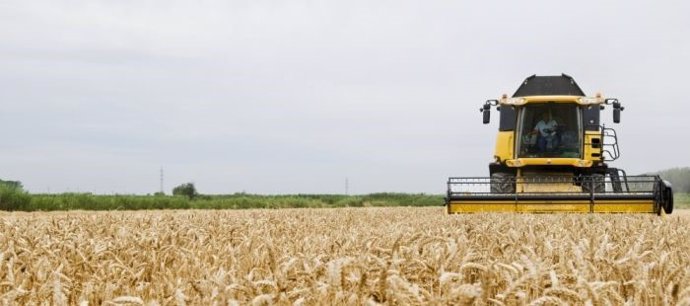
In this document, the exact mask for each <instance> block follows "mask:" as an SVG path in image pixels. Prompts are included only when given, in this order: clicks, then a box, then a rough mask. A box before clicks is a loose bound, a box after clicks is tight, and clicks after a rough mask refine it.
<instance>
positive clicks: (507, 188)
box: [491, 172, 515, 193]
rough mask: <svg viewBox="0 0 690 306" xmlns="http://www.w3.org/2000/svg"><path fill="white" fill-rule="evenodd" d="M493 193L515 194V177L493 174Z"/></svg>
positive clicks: (505, 174)
mask: <svg viewBox="0 0 690 306" xmlns="http://www.w3.org/2000/svg"><path fill="white" fill-rule="evenodd" d="M491 193H515V175H513V174H512V173H505V172H496V173H492V174H491Z"/></svg>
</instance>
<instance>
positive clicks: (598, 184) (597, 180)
mask: <svg viewBox="0 0 690 306" xmlns="http://www.w3.org/2000/svg"><path fill="white" fill-rule="evenodd" d="M604 178H605V176H604V175H603V174H600V173H593V174H592V175H590V176H588V177H587V179H586V180H585V181H584V182H582V191H584V192H592V191H593V192H595V193H602V192H605V191H606V181H605V179H604ZM592 189H593V190H592Z"/></svg>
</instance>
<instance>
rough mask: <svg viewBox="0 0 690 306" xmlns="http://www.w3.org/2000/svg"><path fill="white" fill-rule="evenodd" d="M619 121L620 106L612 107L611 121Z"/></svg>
mask: <svg viewBox="0 0 690 306" xmlns="http://www.w3.org/2000/svg"><path fill="white" fill-rule="evenodd" d="M620 122H621V109H620V108H614V109H613V123H620Z"/></svg>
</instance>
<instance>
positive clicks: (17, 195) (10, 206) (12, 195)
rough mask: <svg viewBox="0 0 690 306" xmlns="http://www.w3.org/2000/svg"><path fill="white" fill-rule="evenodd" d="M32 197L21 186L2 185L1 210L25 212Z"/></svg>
mask: <svg viewBox="0 0 690 306" xmlns="http://www.w3.org/2000/svg"><path fill="white" fill-rule="evenodd" d="M30 202H31V196H30V195H29V194H27V193H26V192H25V191H24V190H22V188H21V184H19V185H11V184H9V185H8V184H0V210H8V211H13V210H25V209H26V207H27V206H28V205H29V203H30Z"/></svg>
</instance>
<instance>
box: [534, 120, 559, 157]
mask: <svg viewBox="0 0 690 306" xmlns="http://www.w3.org/2000/svg"><path fill="white" fill-rule="evenodd" d="M557 126H558V123H556V120H553V118H551V116H550V115H549V113H548V112H543V113H542V114H541V120H540V121H539V122H537V125H535V126H534V130H533V131H532V133H533V134H534V133H536V134H537V148H538V149H539V152H546V151H547V149H549V148H551V147H553V142H554V140H555V138H556V127H557Z"/></svg>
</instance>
